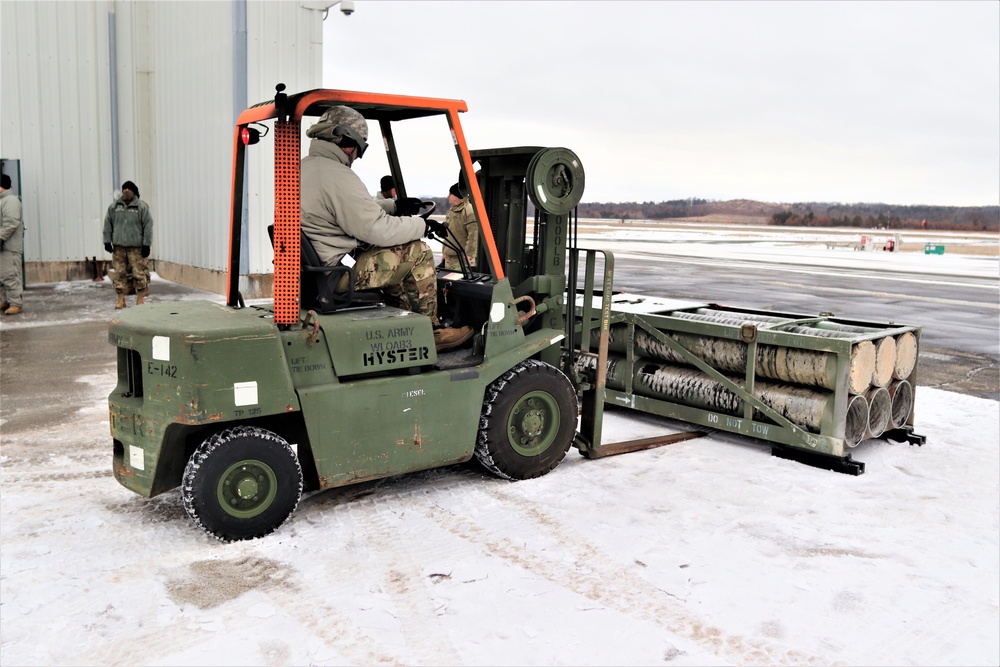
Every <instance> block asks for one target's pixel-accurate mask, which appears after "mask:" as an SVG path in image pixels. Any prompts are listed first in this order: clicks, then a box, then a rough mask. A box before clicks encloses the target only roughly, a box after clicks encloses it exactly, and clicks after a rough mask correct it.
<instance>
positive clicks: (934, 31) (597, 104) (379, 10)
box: [323, 0, 1000, 206]
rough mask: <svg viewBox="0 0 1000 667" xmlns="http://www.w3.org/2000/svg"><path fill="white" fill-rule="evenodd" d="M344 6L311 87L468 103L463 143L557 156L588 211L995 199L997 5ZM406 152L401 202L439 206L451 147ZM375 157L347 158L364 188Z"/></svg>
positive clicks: (327, 31) (330, 27)
mask: <svg viewBox="0 0 1000 667" xmlns="http://www.w3.org/2000/svg"><path fill="white" fill-rule="evenodd" d="M355 8H356V11H355V12H354V14H353V15H351V16H349V17H348V16H344V15H343V14H342V13H341V12H340V11H338V9H337V8H333V9H331V10H330V13H329V16H328V17H327V19H326V21H325V23H324V27H323V30H324V80H323V84H324V86H326V87H329V88H342V89H348V90H363V91H372V92H384V93H401V94H415V95H424V96H430V97H447V98H457V99H462V100H465V101H466V102H467V104H468V106H469V113H467V114H465V115H464V116H463V117H462V124H463V128H464V129H465V134H466V137H467V139H468V141H469V143H470V147H472V148H492V147H498V146H519V145H520V146H523V145H541V146H565V147H566V148H569V149H571V150H573V151H574V152H576V153H577V155H579V156H580V158H581V160H582V162H583V165H584V168H585V170H586V192H585V194H584V196H583V200H584V201H590V202H594V201H650V200H652V201H661V200H668V199H678V198H686V197H703V198H706V199H719V200H724V199H737V198H746V199H757V200H762V201H773V202H800V201H840V202H874V201H879V202H885V203H891V204H897V205H901V204H941V205H955V206H968V205H996V204H1000V3H997V2H991V1H982V2H964V3H963V2H864V3H862V2H829V3H827V2H773V3H772V2H735V3H730V2H691V3H689V2H620V1H619V2H579V1H576V2H574V1H568V0H567V1H563V2H509V1H507V2H455V1H452V2H426V1H418V2H413V1H406V2H388V1H378V0H356V2H355ZM422 134H423V130H422ZM410 141H411V142H412V145H413V146H415V147H416V148H414V149H412V150H414V151H419V152H420V162H421V164H420V168H419V169H418V168H417V165H416V164H411V162H410V161H408V155H407V154H404V155H403V169H404V174H405V175H406V179H407V184H408V186H409V194H411V195H413V194H418V195H431V194H434V195H441V196H443V195H444V194H445V193H446V192H447V187H448V185H449V184H450V183H451V182H454V180H455V177H456V176H457V163H456V162H455V161H454V157H453V156H454V151H453V150H452V149H451V148H450V145H448V143H447V135H444V136H443V137H442V138H440V139H439V140H437V142H436V144H435V145H436V146H438V147H439V148H440V147H441V146H442V145H443V148H444V152H443V153H441V152H439V151H431V152H428V153H425V150H426V151H430V150H431V149H429V148H425V144H423V143H421V142H422V141H425V139H424V138H423V137H421V138H420V139H413V140H410ZM401 144H402V140H401ZM428 145H429V144H428ZM401 150H402V148H401ZM445 157H446V158H447V159H448V163H447V166H442V164H441V163H440V160H441V159H443V158H445ZM380 160H381V162H380ZM384 164H385V163H384V160H383V159H382V156H381V155H378V151H372V152H371V153H369V154H368V155H366V156H365V160H362V161H361V162H359V163H358V164H357V166H356V168H358V170H359V173H361V174H362V178H364V179H365V181H366V183H370V186H371V187H370V189H371V190H373V191H374V190H375V189H377V187H376V186H377V182H378V176H379V175H381V173H382V172H384V171H385V167H384ZM442 181H443V182H442Z"/></svg>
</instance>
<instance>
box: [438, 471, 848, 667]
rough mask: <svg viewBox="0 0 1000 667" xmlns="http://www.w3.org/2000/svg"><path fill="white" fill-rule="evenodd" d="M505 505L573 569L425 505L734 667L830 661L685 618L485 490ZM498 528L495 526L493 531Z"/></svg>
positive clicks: (636, 581) (526, 564) (662, 598)
mask: <svg viewBox="0 0 1000 667" xmlns="http://www.w3.org/2000/svg"><path fill="white" fill-rule="evenodd" d="M484 492H485V493H487V494H489V495H491V496H493V497H494V498H495V499H496V500H497V501H499V502H500V503H501V504H502V505H503V506H504V513H505V514H507V515H508V516H509V515H511V514H515V513H519V514H521V515H522V516H523V517H524V519H525V521H524V522H516V521H512V523H513V524H515V525H517V526H523V525H524V523H532V524H534V525H536V526H537V527H538V528H539V529H540V530H541V531H543V532H544V533H546V534H548V535H550V536H551V537H553V538H554V539H555V540H556V541H557V542H558V543H559V545H560V546H561V547H564V548H566V549H567V550H570V551H575V552H576V556H575V559H574V561H575V563H574V565H575V567H576V568H577V569H576V570H570V569H568V568H567V566H566V562H565V560H554V559H552V558H551V556H549V555H547V554H545V553H543V552H538V551H531V550H526V549H525V545H524V541H523V539H519V540H516V541H515V540H514V539H511V538H509V537H504V536H501V535H499V534H498V533H497V532H496V531H495V530H493V531H488V530H486V529H484V528H483V527H482V526H480V525H479V524H477V523H475V522H474V521H473V520H471V519H469V518H467V517H465V516H462V515H460V514H454V513H451V512H448V511H446V510H442V509H441V508H440V507H438V506H433V505H425V506H424V510H425V511H426V512H427V515H428V516H429V517H430V518H431V519H433V520H434V521H435V522H436V523H437V524H438V525H440V526H441V527H443V528H444V529H445V530H447V531H449V532H451V533H453V534H455V535H456V536H458V537H461V538H462V539H464V540H466V541H469V542H473V543H475V544H477V545H478V546H479V547H481V548H483V549H485V550H486V551H488V552H489V553H492V554H493V555H495V556H497V557H500V558H503V559H504V560H506V561H508V562H511V563H513V564H514V565H517V566H518V567H520V568H523V569H524V570H527V571H529V572H531V573H533V574H535V575H536V576H539V577H542V578H544V579H547V580H548V581H550V582H552V583H553V584H555V585H557V586H560V587H562V588H566V589H569V590H571V591H573V592H574V593H576V594H577V595H580V596H582V597H585V598H587V599H590V600H592V601H594V602H596V603H598V604H601V605H603V606H604V607H607V608H609V609H614V610H616V611H618V612H620V613H623V614H626V615H629V616H633V617H637V618H639V619H641V620H643V621H647V622H649V623H652V624H654V625H658V626H660V627H661V628H663V629H664V630H666V631H667V632H670V633H672V634H674V635H677V636H680V637H684V638H686V639H689V640H691V641H693V642H694V643H696V644H698V645H700V646H702V647H704V648H706V649H708V650H709V651H711V652H713V653H714V654H715V655H718V656H719V657H722V658H725V659H727V660H732V661H734V662H735V663H737V664H751V665H777V664H792V665H804V664H809V665H829V664H831V663H830V660H829V658H823V657H819V656H813V655H808V654H806V653H803V652H802V651H798V650H795V649H790V648H787V647H783V646H780V645H778V644H776V643H771V642H762V641H759V640H756V639H750V638H747V637H742V636H739V635H733V634H728V633H726V632H724V631H723V630H721V629H720V628H717V627H714V626H712V625H708V624H706V623H703V622H701V621H699V620H697V619H695V618H692V617H691V616H689V615H688V614H687V613H686V612H685V611H684V610H683V609H681V608H679V605H678V604H677V603H676V602H674V601H673V600H670V599H669V595H670V594H669V593H667V592H665V591H663V590H661V589H659V588H656V587H653V586H651V585H650V583H649V582H648V581H646V580H645V579H642V578H641V577H638V576H636V575H634V574H632V573H631V572H629V571H628V570H626V569H623V568H622V566H621V565H620V564H619V563H617V562H615V561H614V560H613V559H610V558H608V557H607V556H605V555H604V554H602V553H601V552H600V550H599V549H598V548H597V547H595V546H594V545H592V544H590V543H589V542H588V541H587V539H586V538H585V537H584V536H583V535H580V534H579V533H576V532H575V531H571V530H569V529H567V528H566V527H565V526H563V525H562V524H561V523H560V522H558V521H557V520H554V519H552V518H551V517H550V516H548V515H547V514H545V513H544V512H542V511H541V510H539V509H537V508H534V507H532V508H530V509H527V510H525V509H524V508H522V507H520V506H519V505H514V504H512V503H511V500H510V498H509V497H505V496H504V495H503V494H501V493H499V492H497V491H496V490H491V489H485V490H484ZM492 528H494V529H495V528H496V526H492Z"/></svg>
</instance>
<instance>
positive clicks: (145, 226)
mask: <svg viewBox="0 0 1000 667" xmlns="http://www.w3.org/2000/svg"><path fill="white" fill-rule="evenodd" d="M152 245H153V216H152V215H151V214H150V212H149V207H148V206H147V205H146V202H144V201H141V200H140V199H139V188H138V187H136V185H135V183H133V182H132V181H125V182H124V183H122V196H121V197H119V198H118V199H117V200H116V201H115V202H114V203H113V204H111V206H109V207H108V212H107V214H106V215H105V216H104V249H105V250H107V251H108V252H110V253H111V265H112V267H113V268H114V271H115V277H114V285H115V292H117V294H118V302H117V303H116V304H115V308H124V307H125V294H126V293H128V292H129V291H130V289H129V288H130V287H134V289H135V293H136V300H135V305H137V306H139V305H142V303H143V302H144V300H145V298H146V295H147V294H148V293H149V266H148V264H147V262H146V258H147V257H149V252H150V246H152Z"/></svg>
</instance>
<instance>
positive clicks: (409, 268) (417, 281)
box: [354, 241, 437, 324]
mask: <svg viewBox="0 0 1000 667" xmlns="http://www.w3.org/2000/svg"><path fill="white" fill-rule="evenodd" d="M373 287H375V288H380V289H381V290H382V292H383V293H384V294H385V296H386V301H388V302H389V304H390V305H393V306H398V307H399V308H403V309H405V310H411V311H413V312H415V313H420V314H421V315H427V316H428V317H430V318H431V320H432V321H433V322H434V323H435V324H437V275H436V273H435V270H434V253H433V252H431V249H430V248H429V247H428V246H427V244H426V243H424V242H423V241H411V242H410V243H404V244H403V245H397V246H393V247H391V248H369V249H368V250H365V251H364V252H362V253H361V254H360V255H358V257H357V260H356V263H355V264H354V289H370V288H373Z"/></svg>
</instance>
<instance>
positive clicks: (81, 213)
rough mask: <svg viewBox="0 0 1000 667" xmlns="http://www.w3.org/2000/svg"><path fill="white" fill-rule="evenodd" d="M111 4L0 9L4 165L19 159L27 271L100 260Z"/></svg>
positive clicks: (107, 184)
mask: <svg viewBox="0 0 1000 667" xmlns="http://www.w3.org/2000/svg"><path fill="white" fill-rule="evenodd" d="M111 5H112V3H110V2H79V3H76V2H10V1H5V2H2V3H0V44H2V47H0V48H2V52H0V90H2V91H3V92H2V94H0V157H3V158H11V159H19V160H21V198H22V201H23V211H24V223H25V234H24V240H25V259H26V261H28V262H32V261H35V262H38V261H44V262H60V261H72V260H82V259H83V258H85V257H87V256H95V255H99V254H100V253H103V248H102V245H103V244H102V241H101V224H102V222H103V219H104V212H105V209H106V208H107V206H108V204H109V199H110V197H111V194H112V190H113V187H112V185H111V176H110V166H109V165H110V163H111V139H110V134H109V132H108V131H107V128H108V126H109V124H110V103H109V88H108V81H109V77H108V49H107V42H108V39H107V38H108V28H107V12H108V10H109V9H110V7H111Z"/></svg>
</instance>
